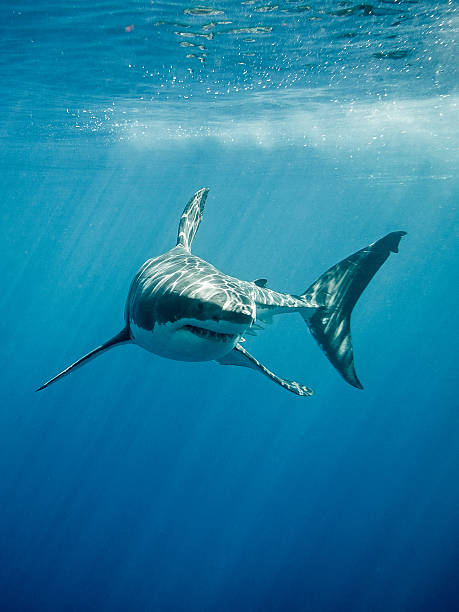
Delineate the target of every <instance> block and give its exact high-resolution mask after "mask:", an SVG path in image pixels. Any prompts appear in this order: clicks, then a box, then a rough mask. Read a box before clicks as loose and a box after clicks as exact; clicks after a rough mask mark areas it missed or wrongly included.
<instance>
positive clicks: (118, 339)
mask: <svg viewBox="0 0 459 612" xmlns="http://www.w3.org/2000/svg"><path fill="white" fill-rule="evenodd" d="M130 341H131V339H130V336H129V329H128V328H127V327H125V328H124V329H122V330H121V331H120V333H119V334H116V336H114V337H113V338H110V340H107V342H104V343H103V344H101V345H100V346H98V347H97V348H95V349H94V350H92V351H91V352H89V353H87V354H86V355H84V356H83V357H81V358H80V359H78V361H75V363H72V365H69V366H68V367H67V368H65V370H63V371H62V372H60V373H59V374H57V376H54V378H51V379H50V380H48V382H45V384H44V385H42V386H41V387H39V388H38V389H35V391H41V390H42V389H46V387H49V385H51V384H52V383H54V382H56V381H57V380H60V379H61V378H64V376H67V374H70V373H71V372H74V371H75V370H76V369H77V368H79V367H81V366H82V365H84V364H85V363H87V362H88V361H90V360H91V359H94V357H97V356H98V355H100V354H101V353H104V352H105V351H108V349H111V348H112V347H113V346H116V345H118V344H125V343H126V342H130Z"/></svg>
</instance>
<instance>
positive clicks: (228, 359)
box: [216, 344, 313, 395]
mask: <svg viewBox="0 0 459 612" xmlns="http://www.w3.org/2000/svg"><path fill="white" fill-rule="evenodd" d="M216 361H218V363H219V364H221V365H235V366H242V367H245V368H251V369H252V370H257V371H258V372H261V373H262V374H264V375H265V376H267V377H268V378H270V379H271V380H273V381H274V382H276V383H277V384H279V385H280V386H281V387H284V389H287V390H288V391H291V392H292V393H295V394H296V395H312V394H313V391H312V389H310V388H309V387H306V386H305V385H300V384H299V383H297V382H295V381H294V380H285V379H284V378H280V377H279V376H276V374H274V373H273V372H271V371H270V370H268V368H266V367H265V366H264V365H263V364H262V363H260V362H259V361H258V359H255V357H253V356H252V355H251V354H250V353H248V352H247V351H246V350H245V348H243V347H242V346H241V345H240V344H236V346H235V347H234V349H233V350H232V351H231V352H230V353H228V354H227V355H224V356H223V357H221V358H220V359H217V360H216Z"/></svg>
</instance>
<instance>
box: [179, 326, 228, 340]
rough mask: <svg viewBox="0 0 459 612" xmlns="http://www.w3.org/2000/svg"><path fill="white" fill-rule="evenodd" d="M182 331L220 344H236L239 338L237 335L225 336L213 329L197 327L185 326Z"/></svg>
mask: <svg viewBox="0 0 459 612" xmlns="http://www.w3.org/2000/svg"><path fill="white" fill-rule="evenodd" d="M180 329H185V330H186V331H189V332H191V333H192V334H194V335H195V336H199V337H200V338H205V339H209V340H217V341H218V342H234V341H235V340H236V338H237V336H236V335H235V334H223V333H222V332H216V331H213V330H212V329H206V328H204V327H196V325H183V326H182V327H181V328H180Z"/></svg>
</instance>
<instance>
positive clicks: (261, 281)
mask: <svg viewBox="0 0 459 612" xmlns="http://www.w3.org/2000/svg"><path fill="white" fill-rule="evenodd" d="M252 282H253V284H254V285H256V286H257V287H261V288H262V289H265V288H266V285H267V283H268V279H267V278H257V280H254V281H252Z"/></svg>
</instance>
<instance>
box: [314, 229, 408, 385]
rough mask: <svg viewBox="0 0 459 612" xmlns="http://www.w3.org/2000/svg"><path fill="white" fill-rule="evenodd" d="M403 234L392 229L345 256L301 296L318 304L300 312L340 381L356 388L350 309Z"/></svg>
mask: <svg viewBox="0 0 459 612" xmlns="http://www.w3.org/2000/svg"><path fill="white" fill-rule="evenodd" d="M405 234H406V232H392V233H391V234H387V236H385V237H384V238H381V240H378V241H377V242H374V243H373V244H370V245H369V246H367V247H365V248H364V249H361V250H360V251H357V253H354V254H353V255H350V256H349V257H346V259H343V261H340V262H339V263H337V264H336V265H335V266H333V267H332V268H330V269H329V270H327V272H325V274H322V276H321V277H320V278H319V279H318V280H316V282H315V283H313V284H312V285H311V286H310V287H309V289H307V290H306V291H305V292H304V293H303V295H302V297H304V298H306V299H307V300H308V302H310V303H311V305H313V306H317V307H318V308H317V310H316V311H315V313H314V314H313V315H312V316H310V317H308V315H307V314H303V315H302V316H303V318H304V319H305V321H306V322H307V324H308V326H309V328H310V330H311V333H312V335H313V336H314V338H315V339H316V340H317V342H318V343H319V345H320V347H321V348H322V350H323V351H324V352H325V354H326V355H327V357H328V358H329V360H330V361H331V363H332V364H333V365H334V366H335V368H336V369H337V370H338V372H339V373H340V374H341V376H342V377H343V378H344V380H346V381H347V382H348V383H349V384H351V385H353V386H354V387H357V388H359V389H363V387H362V385H361V383H360V381H359V379H358V378H357V374H356V372H355V368H354V355H353V351H352V340H351V327H350V319H351V313H352V309H353V308H354V306H355V304H356V302H357V300H358V299H359V297H360V296H361V294H362V292H363V291H364V289H365V287H366V286H367V285H368V283H369V282H370V281H371V279H372V278H373V276H374V275H375V274H376V272H377V271H378V270H379V268H380V267H381V266H382V264H383V263H384V262H385V261H386V259H387V258H388V257H389V255H390V253H391V252H392V253H398V245H399V243H400V240H401V239H402V236H404V235H405Z"/></svg>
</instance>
